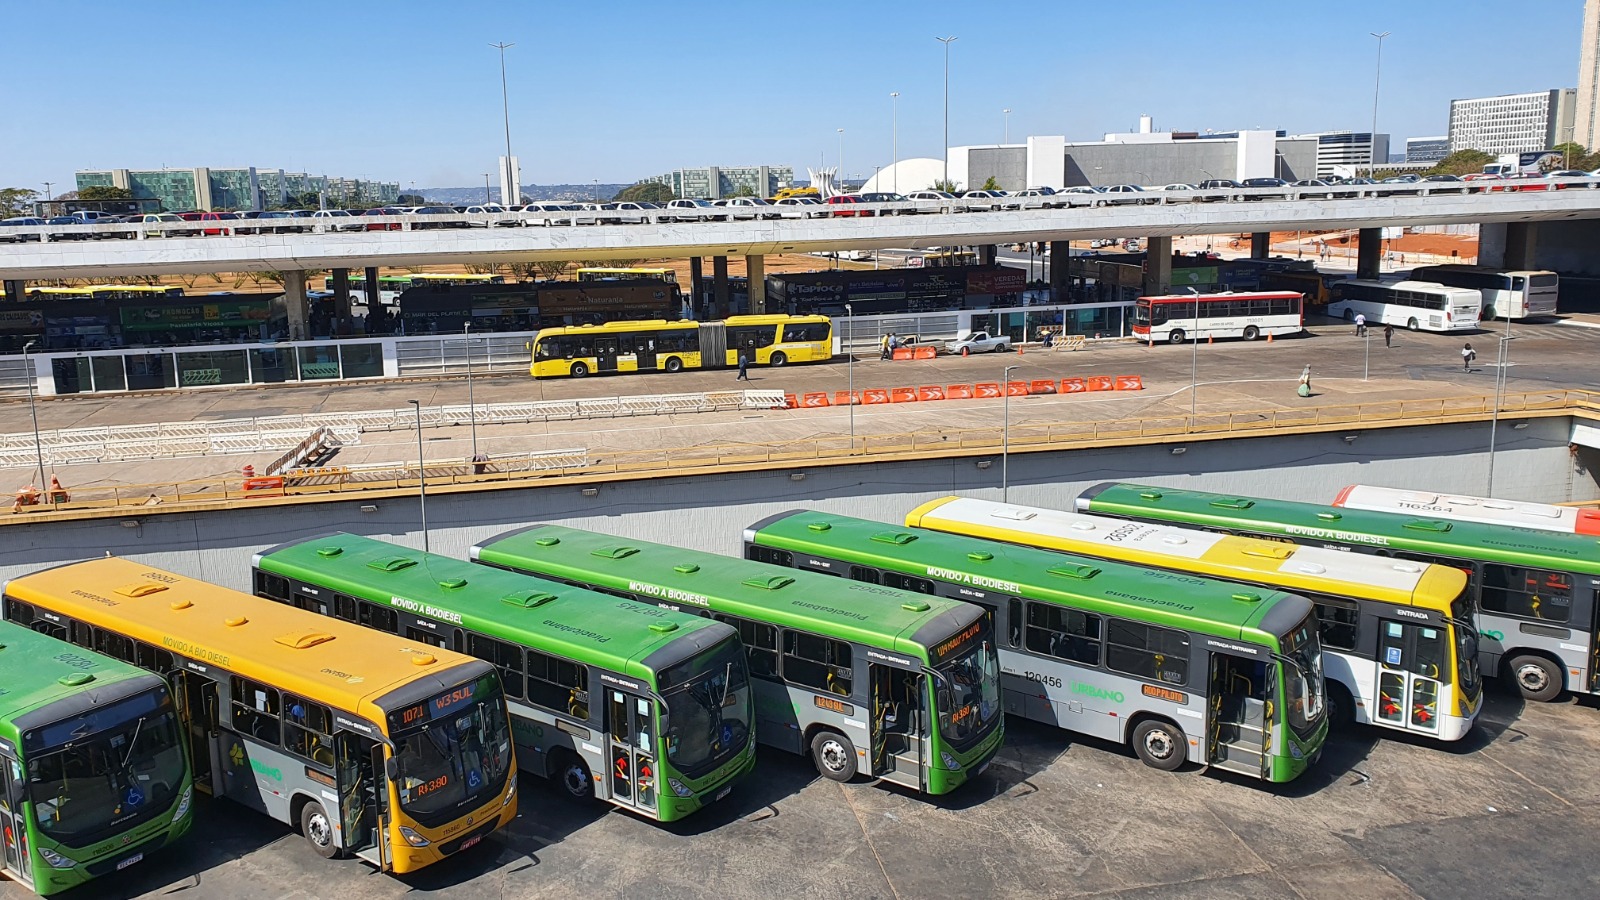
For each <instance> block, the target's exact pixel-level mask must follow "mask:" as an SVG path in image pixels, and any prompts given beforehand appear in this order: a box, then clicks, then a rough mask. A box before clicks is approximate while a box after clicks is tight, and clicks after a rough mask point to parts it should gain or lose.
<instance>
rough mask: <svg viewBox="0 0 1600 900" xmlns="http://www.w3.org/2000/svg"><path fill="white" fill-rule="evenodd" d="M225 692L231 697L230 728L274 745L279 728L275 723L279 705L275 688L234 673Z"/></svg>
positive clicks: (279, 731)
mask: <svg viewBox="0 0 1600 900" xmlns="http://www.w3.org/2000/svg"><path fill="white" fill-rule="evenodd" d="M229 693H230V694H231V695H232V698H233V703H232V713H233V730H234V731H237V732H240V733H241V734H248V735H250V736H251V737H253V738H256V739H257V740H260V741H265V742H266V743H268V744H277V743H278V738H279V736H280V733H281V730H282V729H281V728H280V725H279V722H278V714H279V713H278V711H279V710H280V709H281V707H280V706H279V704H278V691H277V689H276V688H270V687H267V686H266V685H264V684H257V683H256V682H254V681H246V680H245V679H243V678H240V677H239V676H237V675H235V676H233V677H232V679H231V680H230V688H229Z"/></svg>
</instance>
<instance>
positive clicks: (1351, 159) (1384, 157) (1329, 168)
mask: <svg viewBox="0 0 1600 900" xmlns="http://www.w3.org/2000/svg"><path fill="white" fill-rule="evenodd" d="M1295 137H1297V138H1304V139H1308V140H1315V141H1316V142H1317V164H1316V175H1315V176H1313V177H1315V178H1327V177H1328V176H1330V175H1338V174H1341V173H1344V172H1352V171H1364V170H1367V169H1372V168H1383V167H1385V166H1387V165H1388V163H1389V136H1388V135H1387V134H1379V135H1373V133H1372V132H1370V131H1319V132H1314V133H1312V134H1297V135H1295Z"/></svg>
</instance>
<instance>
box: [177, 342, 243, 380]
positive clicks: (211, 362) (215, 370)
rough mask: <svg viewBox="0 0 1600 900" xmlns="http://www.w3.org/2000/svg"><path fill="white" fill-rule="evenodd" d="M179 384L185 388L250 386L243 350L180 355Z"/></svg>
mask: <svg viewBox="0 0 1600 900" xmlns="http://www.w3.org/2000/svg"><path fill="white" fill-rule="evenodd" d="M178 371H179V373H180V375H179V383H180V384H182V385H183V386H184V387H204V386H206V385H213V384H249V383H250V373H249V372H248V371H247V370H246V368H245V351H243V350H209V351H205V352H201V353H179V354H178Z"/></svg>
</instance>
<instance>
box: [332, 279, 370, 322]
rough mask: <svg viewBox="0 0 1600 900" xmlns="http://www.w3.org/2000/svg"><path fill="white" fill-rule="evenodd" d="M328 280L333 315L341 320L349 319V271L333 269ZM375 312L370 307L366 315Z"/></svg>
mask: <svg viewBox="0 0 1600 900" xmlns="http://www.w3.org/2000/svg"><path fill="white" fill-rule="evenodd" d="M328 280H329V281H330V282H331V283H332V286H331V287H330V288H328V289H329V290H331V291H333V314H334V315H336V316H338V317H339V318H341V319H348V318H350V270H349V269H334V270H333V276H332V277H331V278H329V279H328ZM375 312H377V310H375V309H371V308H370V307H369V308H368V309H367V314H368V315H371V314H372V313H375Z"/></svg>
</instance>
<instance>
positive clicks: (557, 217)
mask: <svg viewBox="0 0 1600 900" xmlns="http://www.w3.org/2000/svg"><path fill="white" fill-rule="evenodd" d="M582 209H583V207H582V206H580V205H579V204H576V203H554V202H550V203H529V204H528V205H527V206H524V207H523V208H522V221H523V224H525V225H544V226H547V227H548V226H551V225H576V224H579V223H578V222H577V221H576V219H574V214H576V213H578V212H579V211H581V210H582ZM589 224H593V222H592V220H591V221H590V222H589Z"/></svg>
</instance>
